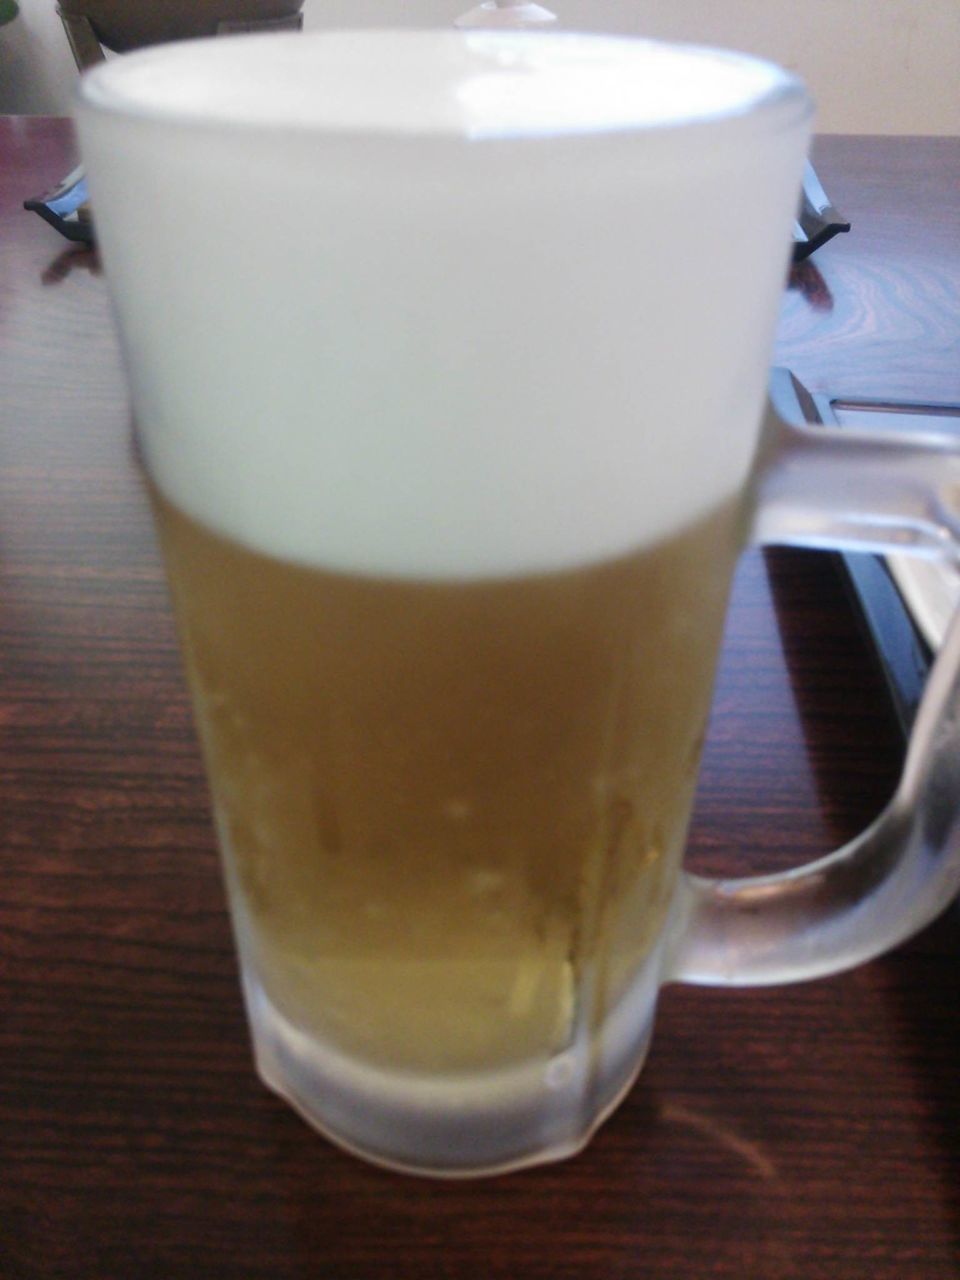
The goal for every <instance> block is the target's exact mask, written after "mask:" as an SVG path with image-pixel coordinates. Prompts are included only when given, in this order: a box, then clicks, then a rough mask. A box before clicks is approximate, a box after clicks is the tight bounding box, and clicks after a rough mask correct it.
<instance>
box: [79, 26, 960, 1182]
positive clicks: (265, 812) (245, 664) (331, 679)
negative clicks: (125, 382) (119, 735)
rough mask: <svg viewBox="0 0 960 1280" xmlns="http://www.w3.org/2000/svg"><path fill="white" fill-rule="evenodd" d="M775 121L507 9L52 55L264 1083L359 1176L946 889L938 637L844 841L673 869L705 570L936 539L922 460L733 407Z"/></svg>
mask: <svg viewBox="0 0 960 1280" xmlns="http://www.w3.org/2000/svg"><path fill="white" fill-rule="evenodd" d="M810 118H811V108H810V104H809V100H808V98H807V96H806V93H805V91H804V89H803V87H802V85H801V84H800V83H799V82H798V81H797V80H796V79H795V78H794V77H792V76H790V75H788V74H787V73H785V72H783V71H781V70H779V69H778V68H775V67H772V66H770V65H768V64H766V63H763V62H759V61H757V60H754V59H752V58H748V57H745V56H740V55H734V54H730V53H721V52H717V51H713V50H707V49H699V48H683V47H674V46H667V45H659V44H653V43H648V42H642V41H632V40H623V39H612V38H602V37H588V36H561V35H556V34H540V33H538V34H530V33H509V34H508V33H454V32H439V31H437V32H404V33H398V32H365V33H356V32H354V33H351V32H341V33H336V34H326V35H319V36H270V37H243V38H235V39H224V40H216V41H196V42H184V43H181V44H179V45H173V46H169V47H166V48H157V49H153V50H149V51H145V52H141V53H137V54H131V55H129V56H124V57H122V58H118V59H115V60H112V61H111V62H109V63H108V64H106V65H104V66H101V67H99V68H97V69H96V70H95V71H93V72H92V73H91V74H89V75H87V76H86V77H85V79H84V81H83V85H82V90H81V98H80V103H79V109H78V121H79V131H80V138H81V143H82V151H83V157H84V161H85V163H86V165H87V167H88V171H89V177H90V184H91V190H92V197H93V203H94V210H95V219H96V230H97V235H98V238H99V242H100V245H101V248H102V252H103V258H104V263H105V267H106V273H107V278H108V281H109V285H110V289H111V292H112V296H113V300H114V303H115V309H116V315H117V320H118V327H119V333H120V337H121V341H122V345H123V351H124V356H125V361H126V367H127V370H128V374H129V382H130V389H131V394H132V399H133V406H134V414H135V420H136V430H137V433H138V438H139V442H140V446H141V453H142V457H143V463H144V469H145V475H146V482H147V484H148V486H149V489H150V493H151V496H152V501H153V505H154V509H155V512H156V517H157V522H158V529H159V533H160V537H161V541H162V546H163V551H164V555H165V559H166V564H167V568H168V574H169V580H170V586H171V592H172V597H173V602H174V607H175V611H176V614H177V618H178V624H179V628H180V633H181V636H182V644H183V651H184V655H185V662H186V668H187V674H188V678H189V684H190V687H191V691H192V697H193V703H194V709H195V717H196V723H197V726H198V730H199V734H200V738H201V742H202V746H203V751H204V755H205V759H206V764H207V769H208V775H209V779H210V787H211V792H212V799H213V807H214V814H215V819H216V826H217V831H218V836H219V844H220V848H221V852H222V859H223V869H224V877H225V883H226V888H227V894H228V898H229V903H230V911H231V918H232V922H233V927H234V933H235V937H236V945H237V951H238V955H239V962H240V971H241V977H242V983H243V990H244V995H245V1000H246V1007H247V1013H248V1017H249V1023H250V1028H251V1033H252V1039H253V1046H254V1053H255V1057H256V1063H257V1068H258V1070H259V1072H260V1074H261V1076H262V1077H263V1079H264V1081H265V1082H266V1083H267V1084H268V1085H269V1086H270V1087H271V1088H272V1089H274V1090H276V1092H277V1093H279V1094H280V1095H282V1096H283V1097H284V1098H286V1099H287V1100H288V1101H289V1102H290V1103H291V1104H292V1105H293V1106H294V1107H295V1108H296V1109H297V1110H298V1111H300V1112H301V1113H302V1114H303V1115H304V1116H305V1117H306V1118H307V1119H308V1120H309V1121H310V1122H311V1123H312V1124H313V1125H315V1126H316V1127H317V1128H318V1129H320V1130H321V1131H322V1132H323V1133H325V1134H327V1135H329V1136H330V1137H331V1138H332V1139H334V1140H335V1141H336V1142H338V1143H340V1144H342V1145H343V1146H345V1147H347V1148H349V1149H350V1150H352V1151H354V1152H356V1153H358V1154H360V1155H363V1156H365V1157H367V1158H369V1159H371V1160H374V1161H378V1162H380V1163H383V1164H386V1165H390V1166H392V1167H396V1168H400V1169H407V1170H412V1171H417V1172H423V1173H433V1174H445V1175H467V1174H475V1173H480V1172H491V1171H495V1170H503V1169H511V1168H516V1167H518V1166H522V1165H525V1164H530V1163H536V1162H539V1161H543V1160H550V1159H556V1158H558V1157H560V1156H564V1155H567V1154H570V1153H571V1152H573V1151H575V1150H577V1149H578V1148H580V1147H581V1146H582V1145H583V1144H584V1143H585V1142H586V1141H587V1139H588V1138H589V1136H590V1134H591V1133H592V1132H593V1130H594V1129H595V1128H596V1126H597V1125H598V1124H599V1123H600V1122H601V1121H602V1120H603V1118H604V1117H605V1116H606V1115H608V1114H609V1112H610V1111H611V1110H612V1108H613V1107H614V1106H615V1105H616V1104H617V1102H618V1101H619V1099H621V1098H622V1097H623V1095H624V1093H625V1091H626V1090H627V1089H628V1088H629V1087H630V1085H631V1083H632V1081H633V1080H634V1078H635V1077H636V1075H637V1072H638V1071H639V1069H640V1067H641V1065H642V1063H643V1060H644V1056H645V1054H646V1052H647V1047H648V1045H649V1042H650V1037H651V1032H652V1027H653V1020H654V1012H655V1007H656V1002H657V995H658V992H659V990H660V988H661V986H663V984H664V983H666V982H672V981H685V982H698V983H714V984H738V983H772V982H789V981H793V980H796V979H800V978H809V977H813V976H816V975H819V974H825V973H831V972H835V971H837V970H839V969H842V968H844V967H846V966H849V965H853V964H855V963H858V962H860V961H862V960H866V959H867V958H869V957H870V956H873V955H876V954H877V953H878V952H880V951H882V950H884V949H885V948H888V947H890V946H892V945H893V944H895V943H896V942H898V941H899V940H900V939H902V938H904V937H905V936H907V934H909V933H910V932H911V931H913V930H915V929H917V928H919V927H920V926H921V925H922V924H924V923H925V922H926V921H928V920H929V919H931V917H932V916H933V915H934V914H935V913H936V912H937V911H938V910H939V909H940V908H941V907H942V906H943V905H944V904H945V903H946V901H947V900H948V898H949V897H950V896H951V894H952V893H953V892H954V890H955V889H956V887H957V884H958V880H960V867H958V862H960V859H958V849H957V822H956V810H957V803H956V801H957V796H958V794H960V751H958V706H960V702H958V696H957V688H956V685H957V667H958V648H960V633H958V631H957V628H956V626H955V627H954V628H953V630H952V631H951V633H950V635H949V637H948V639H947V642H946V645H945V647H944V652H943V655H942V657H941V658H940V660H939V662H938V663H937V665H936V669H935V671H934V673H933V675H932V677H931V681H930V688H929V692H928V694H927V698H926V702H925V703H924V705H923V708H922V710H921V712H920V716H919V720H918V722H917V726H916V730H915V733H914V740H913V743H912V745H911V748H910V753H909V756H908V759H907V765H906V769H905V772H904V776H903V781H902V783H901V785H900V788H899V790H898V792H897V795H896V796H895V798H894V800H893V801H892V802H891V805H890V806H889V808H888V809H887V811H886V812H885V813H884V814H883V816H882V817H881V818H879V819H878V821H877V822H876V823H875V824H874V825H873V826H872V827H871V828H870V829H869V830H868V831H867V832H866V833H865V834H864V835H863V836H861V837H860V838H858V839H857V840H855V841H853V842H852V843H851V844H850V845H848V846H847V847H846V848H844V849H841V850H838V851H836V852H835V853H833V854H831V855H830V856H828V857H826V858H824V859H823V860H822V861H820V862H818V863H815V864H813V865H812V866H808V867H804V868H801V869H799V870H797V871H794V872H791V873H789V874H786V875H779V876H765V877H761V878H749V879H744V880H732V881H730V880H728V881H712V880H705V879H702V878H697V877H694V876H691V875H689V874H687V873H686V872H684V871H683V870H682V867H681V862H682V854H683V847H684V841H685V835H686V828H687V823H688V819H689V813H690V806H691V802H692V798H693V793H694V787H695V783H696V776H697V770H698V765H699V759H700V752H701V746H702V743H703V737H704V732H705V727H706V724H707V717H708V713H709V707H710V696H711V686H712V681H713V674H714V665H715V662H716V657H717V651H718V647H719V644H720V637H721V631H722V627H723V620H724V611H725V607H726V601H727V595H728V591H729V586H730V581H731V575H732V572H733V569H734V566H735V563H736V560H737V557H738V554H739V553H740V551H741V549H742V548H743V547H744V546H745V545H746V544H747V543H754V544H756V543H769V542H787V543H793V544H797V545H806V546H830V547H845V548H856V549H870V550H889V549H896V550H897V551H899V552H904V551H915V552H917V553H919V554H926V555H947V556H951V557H956V553H957V551H956V549H957V541H956V533H957V520H956V502H955V499H956V495H957V492H958V487H960V468H958V458H957V454H956V452H955V451H954V450H953V449H952V446H950V445H949V444H948V443H946V442H944V441H939V440H935V439H934V440H918V439H911V440H906V439H900V438H896V437H891V436H890V435H889V434H886V433H885V434H884V435H883V436H881V437H873V436H871V435H868V434H862V433H855V432H847V431H844V432H842V433H837V432H834V431H831V430H822V431H817V432H812V431H808V430H805V429H802V428H795V427H788V426H786V425H785V424H783V423H782V422H779V421H778V420H777V419H776V418H775V417H774V416H772V415H771V414H770V413H767V415H766V417H765V416H764V405H765V386H766V379H767V368H768V360H769V354H770V348H771V343H772V337H773V331H774V324H775V320H776V316H777V310H778V302H779V298H780V293H781V290H782V287H783V281H784V275H785V272H786V269H787V263H788V258H789V252H790V231H791V225H792V220H793V216H794V213H795V209H796V205H797V199H798V193H799V188H800V179H801V172H802V168H803V163H804V158H805V154H806V149H807V144H808V134H809V128H810ZM745 852H747V853H748V852H749V851H745Z"/></svg>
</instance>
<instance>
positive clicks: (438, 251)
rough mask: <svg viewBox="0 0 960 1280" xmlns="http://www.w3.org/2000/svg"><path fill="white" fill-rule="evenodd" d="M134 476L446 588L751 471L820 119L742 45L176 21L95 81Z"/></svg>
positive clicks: (631, 542) (580, 543)
mask: <svg viewBox="0 0 960 1280" xmlns="http://www.w3.org/2000/svg"><path fill="white" fill-rule="evenodd" d="M78 115H79V126H80V136H81V143H82V150H83V155H84V159H85V162H86V164H87V166H88V170H89V174H90V180H91V188H92V194H93V202H94V213H95V218H96V225H97V230H98V236H99V239H100V242H101V246H102V250H103V253H104V258H105V263H106V268H107V274H108V277H109V279H110V283H111V287H112V291H113V294H114V298H115V302H116V307H117V312H118V317H119V321H120V329H121V336H122V340H123V344H124V349H125V355H126V359H127V364H128V369H129V373H130V378H131V387H132V393H133V398H134V407H135V411H136V415H137V419H138V423H139V427H140V431H141V434H142V437H143V444H144V449H145V454H146V457H147V462H148V466H149V468H150V470H151V473H152V475H153V477H154V479H155V481H156V483H157V484H158V485H159V486H160V487H161V488H162V489H163V491H164V492H165V493H166V495H167V496H168V497H169V498H170V499H171V500H172V501H174V502H175V503H177V504H178V505H180V506H181V507H182V508H183V509H185V510H186V511H187V512H189V513H190V514H192V515H194V516H195V517H197V518H199V519H201V520H203V521H205V522H206V523H208V524H209V525H211V526H212V527H214V528H216V529H217V530H219V531H220V532H223V533H225V534H227V535H229V536H232V537H235V538H238V539H240V540H241V541H244V542H246V543H248V544H249V545H252V546H256V547H258V548H260V549H262V550H264V551H267V552H270V553H272V554H275V555H278V556H283V557H287V558H292V559H296V560H298V561H300V562H303V563H315V564H319V565H324V566H326V567H331V568H339V569H344V570H350V571H359V572H365V573H379V574H401V575H413V576H429V577H458V576H465V577H466V576H477V575H491V574H498V575H499V574H507V573H521V572H530V571H536V570H545V569H552V568H560V567H564V566H569V565H573V564H580V563H584V562H588V561H590V560H594V559H597V558H600V557H603V556H608V555H613V554H618V553H621V552H624V551H627V550H630V549H633V548H635V547H638V546H641V545H643V544H645V543H648V542H651V541H654V540H656V539H658V538H660V537H663V536H665V535H667V534H669V533H670V532H672V531H674V530H676V529H677V528H679V527H681V526H682V525H683V524H685V523H687V522H688V521H690V520H691V519H694V518H696V517H697V516H698V515H700V514H702V513H705V512H706V511H708V510H709V509H710V508H711V507H713V506H716V505H718V504H719V503H720V502H722V501H724V500H725V499H727V498H728V497H729V496H730V495H731V494H732V493H734V492H736V491H737V490H738V489H739V488H740V487H742V485H743V483H744V480H745V477H746V475H747V473H748V471H749V466H750V461H751V457H752V454H753V450H754V447H755V440H756V433H757V425H758V421H759V413H760V407H761V403H762V396H763V387H764V382H765V373H766V362H767V358H768V355H769V348H770V343H771V339H772V331H773V323H774V319H775V315H776V309H777V304H778V299H779V292H780V288H781V286H782V279H783V272H784V270H785V266H786V261H787V255H788V249H789V232H790V227H791V220H792V216H793V212H794V209H795V204H796V197H797V191H798V185H799V176H800V171H801V167H802V160H803V155H804V153H805V148H806V141H807V129H808V117H809V107H808V103H807V99H806V97H805V95H804V93H803V90H802V88H801V87H800V85H799V84H798V82H797V81H795V80H794V79H793V78H792V77H790V76H788V75H787V74H786V73H784V72H782V71H780V70H778V69H777V68H774V67H771V66H769V65H768V64H765V63H761V62H758V61H756V60H754V59H750V58H745V57H741V56H739V55H732V54H726V53H719V52H716V51H710V50H703V49H694V48H683V47H676V46H664V45H657V44H652V43H649V42H641V41H632V40H622V39H612V38H601V37H585V36H569V35H566V36H564V35H557V34H541V33H536V34H533V33H496V34H491V33H454V32H404V33H400V32H363V33H361V32H343V33H335V34H324V35H314V36H269V37H238V38H232V39H225V40H217V41H196V42H187V43H183V44H180V45H176V46H167V47H164V48H157V49H152V50H148V51H145V52H143V53H139V54H133V55H128V56H125V57H123V58H119V59H115V60H113V61H111V62H110V63H109V64H107V65H105V66H103V67H101V68H99V69H97V70H96V71H95V72H93V73H92V74H90V75H88V76H87V77H85V79H84V82H83V88H82V100H81V105H80V110H79V113H78Z"/></svg>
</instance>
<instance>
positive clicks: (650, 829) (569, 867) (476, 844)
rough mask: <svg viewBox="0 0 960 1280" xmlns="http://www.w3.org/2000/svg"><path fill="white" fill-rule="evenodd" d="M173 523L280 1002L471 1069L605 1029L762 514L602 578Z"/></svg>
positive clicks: (653, 891)
mask: <svg viewBox="0 0 960 1280" xmlns="http://www.w3.org/2000/svg"><path fill="white" fill-rule="evenodd" d="M156 506H157V511H158V517H159V524H160V529H161V533H162V538H163V544H164V548H165V553H166V557H167V562H168V568H169V574H170V578H171V583H172V590H173V594H174V598H175V604H176V609H177V613H178V616H179V622H180V627H181V632H182V637H183V642H184V647H185V652H186V658H187V666H188V672H189V677H190V682H191V685H192V689H193V696H194V702H195V709H196V715H197V720H198V725H199V729H200V732H201V736H202V739H203V743H204V748H205V753H206V757H207V764H208V769H209V775H210V780H211V786H212V791H213V797H214V804H215V810H216V814H217V821H218V827H219V832H220V838H221V844H222V846H223V853H224V860H225V866H226V872H227V880H228V884H229V887H230V891H231V896H232V900H233V902H232V905H233V910H234V914H235V918H236V920H237V927H238V931H239V934H240V936H241V939H242V940H243V945H244V947H245V950H246V952H247V960H248V963H252V964H253V965H254V966H255V969H256V971H257V975H258V979H259V982H260V983H261V985H262V987H263V989H264V990H265V992H266V994H267V996H268V998H269V999H270V1001H271V1002H272V1003H273V1005H274V1006H275V1008H276V1009H278V1010H279V1011H280V1013H281V1014H282V1016H283V1017H284V1018H285V1019H287V1020H288V1021H289V1023H291V1024H292V1025H293V1026H295V1027H297V1028H299V1029H300V1030H302V1031H303V1032H305V1033H306V1034H307V1035H309V1036H310V1037H312V1038H314V1039H315V1040H316V1041H318V1042H320V1043H322V1044H325V1045H328V1046H330V1047H331V1048H332V1049H334V1050H336V1051H338V1052H339V1053H342V1054H345V1055H347V1056H348V1058H350V1059H353V1060H356V1061H359V1062H363V1063H365V1064H368V1065H370V1066H374V1067H378V1068H381V1069H386V1070H390V1071H401V1072H407V1071H411V1072H417V1073H438V1074H439V1073H444V1074H446V1075H456V1074H458V1073H464V1072H473V1071H477V1070H489V1069H491V1068H494V1069H496V1068H499V1067H511V1066H512V1065H514V1064H522V1063H524V1062H530V1061H536V1060H539V1059H548V1058H550V1057H552V1056H553V1055H554V1054H556V1053H558V1052H560V1051H562V1050H563V1049H564V1047H565V1046H566V1045H567V1044H568V1043H569V1042H570V1040H571V1038H572V1037H573V1036H574V1034H575V1033H576V1032H577V1028H578V1027H579V1028H580V1030H581V1031H582V1023H583V1019H584V1018H585V1017H588V1018H589V1020H590V1022H591V1025H592V1026H594V1027H596V1028H599V1027H601V1026H602V1023H603V1019H604V1016H605V1014H606V1012H607V1011H608V1010H609V1009H610V1008H612V1007H613V1005H614V1004H615V1002H616V1001H617V1000H618V999H620V997H621V996H623V995H624V993H625V992H627V990H628V988H629V986H630V983H631V980H632V978H633V976H634V975H635V974H636V973H637V972H638V970H639V968H640V966H641V965H642V963H643V960H644V957H646V956H647V954H648V953H649V951H650V948H651V946H652V945H653V944H654V942H655V940H656V939H657V937H658V934H659V933H660V931H661V928H662V925H663V922H664V917H665V913H666V911H667V910H668V906H669V903H670V899H671V894H672V891H673V887H674V883H675V878H676V873H677V869H678V865H679V861H680V857H681V852H682V849H683V844H684V839H685V832H686V826H687V821H688V815H689V810H690V806H691V801H692V797H693V791H694V785H695V779H696V775H697V769H698V764H699V759H700V751H701V745H702V742H703V737H704V731H705V726H706V721H707V716H708V712H709V705H710V694H711V686H712V680H713V672H714V663H715V657H716V653H717V650H718V647H719V640H720V634H721V629H722V623H723V615H724V611H725V605H726V596H727V590H728V584H729V579H730V575H731V571H732V566H733V562H734V559H735V556H736V551H737V547H738V540H739V532H740V530H739V507H738V506H737V505H736V504H731V505H730V506H729V507H727V508H725V509H723V510H722V511H720V512H718V513H715V514H714V515H712V516H711V517H710V518H708V519H705V520H702V521H701V522H699V523H697V524H695V525H693V526H691V527H689V528H688V529H686V531H684V532H683V533H682V534H680V535H679V536H676V537H672V538H670V539H669V540H666V541H664V542H661V543H659V544H657V545H655V546H653V547H651V548H648V549H644V550H643V551H641V552H638V553H637V554H634V555H627V556H624V557H622V558H618V559H615V560H612V561H609V562H607V563H602V564H596V565H592V566H590V567H588V568H582V569H575V570H572V571H564V572H558V573H549V574H545V575H542V576H529V577H520V578H516V579H503V580H499V579H498V580H481V581H465V582H461V583H447V582H430V581H407V580H395V579H394V580H391V579H384V580H377V579H373V578H363V577H353V576H349V575H344V574H339V573H332V572H326V571H324V570H320V569H314V568H307V567H302V566H299V565H297V564H291V563H284V562H281V561H279V560H276V559H273V558H271V557H270V556H267V555H262V554H260V553H258V552H256V551H251V550H249V549H247V548H245V547H242V546H240V545H237V544H235V543H232V542H230V541H227V540H225V539H224V538H222V537H220V536H218V535H217V534H215V533H212V532H211V531H210V530H208V529H206V528H204V527H203V526H201V525H200V524H198V523H196V522H195V521H193V520H192V519H190V518H188V517H186V516H185V515H183V514H182V513H181V512H180V511H178V510H177V509H176V508H174V507H173V506H171V505H170V504H169V503H168V502H166V501H165V500H163V499H162V498H160V497H158V498H157V499H156Z"/></svg>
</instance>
